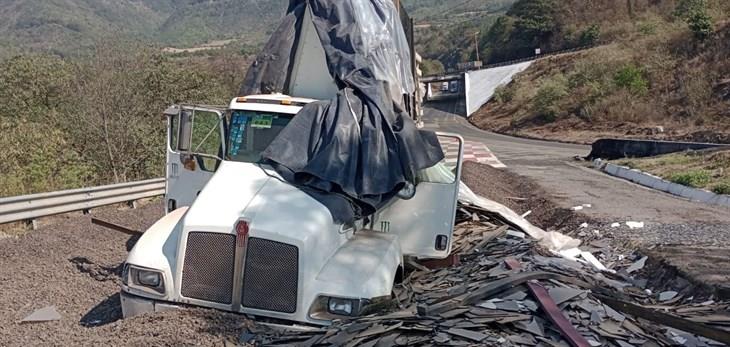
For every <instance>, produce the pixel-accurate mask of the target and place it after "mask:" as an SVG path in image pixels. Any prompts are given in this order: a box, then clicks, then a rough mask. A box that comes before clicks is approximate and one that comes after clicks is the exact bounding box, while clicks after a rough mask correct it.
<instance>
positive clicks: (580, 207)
mask: <svg viewBox="0 0 730 347" xmlns="http://www.w3.org/2000/svg"><path fill="white" fill-rule="evenodd" d="M571 210H573V211H581V210H583V206H574V207H573V208H571Z"/></svg>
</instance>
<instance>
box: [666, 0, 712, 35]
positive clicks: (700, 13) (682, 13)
mask: <svg viewBox="0 0 730 347" xmlns="http://www.w3.org/2000/svg"><path fill="white" fill-rule="evenodd" d="M674 15H675V16H676V17H677V18H679V19H682V20H684V21H685V22H686V23H687V25H689V29H690V30H692V33H693V34H694V35H695V37H696V38H697V39H698V40H704V39H706V38H707V37H709V36H710V34H712V31H713V27H712V18H711V17H710V15H708V14H707V0H680V1H679V2H678V3H677V7H676V8H675V9H674Z"/></svg>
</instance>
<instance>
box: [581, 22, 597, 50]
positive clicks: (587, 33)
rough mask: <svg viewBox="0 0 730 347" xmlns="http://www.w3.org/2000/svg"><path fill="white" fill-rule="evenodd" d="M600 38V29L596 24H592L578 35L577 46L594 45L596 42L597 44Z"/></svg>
mask: <svg viewBox="0 0 730 347" xmlns="http://www.w3.org/2000/svg"><path fill="white" fill-rule="evenodd" d="M600 36H601V27H599V26H598V24H593V25H591V26H589V27H588V28H586V29H585V30H583V32H581V33H580V41H579V44H580V45H581V46H589V45H594V44H595V43H596V42H598V38H599V37H600Z"/></svg>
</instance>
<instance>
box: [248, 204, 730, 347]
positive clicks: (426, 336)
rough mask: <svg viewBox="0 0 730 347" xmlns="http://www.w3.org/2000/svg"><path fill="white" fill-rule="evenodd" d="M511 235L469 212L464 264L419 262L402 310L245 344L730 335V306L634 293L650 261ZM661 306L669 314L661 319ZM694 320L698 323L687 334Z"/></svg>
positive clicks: (409, 276)
mask: <svg viewBox="0 0 730 347" xmlns="http://www.w3.org/2000/svg"><path fill="white" fill-rule="evenodd" d="M475 214H478V217H476V218H475V217H474V215H475ZM509 229H510V226H508V224H505V221H504V219H503V218H502V217H501V216H499V215H495V214H490V213H488V212H485V211H483V210H482V209H479V208H474V207H470V206H461V208H460V209H459V212H458V215H457V226H456V228H455V232H454V246H453V252H454V254H455V255H457V256H458V258H459V259H460V262H459V263H458V264H454V265H453V266H451V267H447V268H437V269H426V268H424V267H423V266H415V267H414V266H411V267H410V270H409V271H407V272H406V274H405V276H404V277H405V278H404V281H403V283H401V284H400V285H398V286H396V288H395V290H394V294H395V295H394V299H393V301H394V304H393V305H391V307H393V308H395V309H396V311H395V312H388V311H386V312H380V313H377V314H372V315H369V316H366V317H360V318H356V319H352V320H342V321H335V322H334V324H333V325H332V326H329V327H324V328H321V329H315V330H312V331H305V332H302V331H292V330H289V329H284V328H278V329H273V328H272V327H265V328H264V327H261V326H260V325H256V326H255V327H254V328H249V329H250V330H248V331H247V333H248V334H251V335H253V336H254V337H251V336H250V335H246V340H247V341H249V342H252V341H255V342H256V343H259V344H261V345H303V346H329V345H343V346H356V345H357V346H370V347H373V346H393V345H408V346H411V345H415V346H419V345H449V346H470V345H475V344H476V345H500V346H501V345H504V346H519V345H528V346H532V345H538V346H568V345H570V346H595V347H598V346H619V347H629V346H637V347H638V346H647V347H648V346H669V345H672V344H679V343H680V341H685V345H686V346H712V345H713V343H714V344H715V345H717V343H716V342H714V341H719V342H723V341H724V340H723V339H724V338H725V337H726V335H727V334H730V332H729V331H728V330H729V329H728V327H730V314H728V313H727V311H728V308H729V306H728V305H729V304H728V303H717V302H715V301H709V300H706V299H702V300H700V299H699V298H698V299H697V303H695V302H694V301H693V300H694V299H693V298H685V299H683V298H682V296H681V295H680V294H679V290H677V291H675V293H674V294H672V295H670V294H669V293H668V292H670V291H669V290H666V291H664V292H662V294H660V295H658V296H657V295H651V294H648V293H646V292H645V291H644V289H646V288H641V287H636V285H635V284H634V283H639V282H642V280H641V279H639V278H636V277H635V275H631V276H634V277H631V276H629V275H627V274H632V273H634V274H636V273H638V271H639V270H640V269H642V268H643V267H644V266H645V264H646V261H647V259H645V258H646V257H643V258H641V259H639V260H637V261H636V262H634V263H629V262H626V260H625V259H624V258H623V257H621V258H620V259H619V255H618V254H615V253H614V254H611V252H610V251H608V250H607V249H608V248H609V247H610V246H609V245H608V243H606V242H604V241H603V240H593V241H591V242H588V243H587V244H586V246H585V247H584V249H581V248H579V245H575V246H574V247H572V248H566V249H565V250H562V251H556V250H553V249H552V248H549V247H545V248H543V247H542V246H541V243H540V242H536V241H535V240H533V239H531V238H530V237H528V236H527V235H521V236H522V237H515V236H514V235H515V234H516V232H515V231H514V230H509ZM545 234H549V233H545ZM518 235H519V234H518ZM594 254H595V255H594ZM599 259H601V260H602V261H600V260H599ZM409 264H410V263H409ZM617 270H621V271H617ZM629 270H630V271H629ZM644 282H645V280H644ZM670 296H671V298H669V297H670ZM662 299H667V300H666V301H662ZM657 305H661V306H657ZM650 307H651V308H650ZM659 308H660V309H661V314H662V315H663V316H662V315H654V314H653V312H658V311H657V310H658V309H659ZM647 316H650V317H649V318H647ZM665 316H666V317H665ZM680 322H681V324H680ZM686 322H690V325H688V328H682V324H685V323H686ZM670 328H674V329H684V331H681V330H670ZM693 334H696V335H697V336H695V335H693ZM699 336H702V337H699ZM708 339H712V340H714V341H711V340H708ZM695 341H697V343H696V344H693V343H695Z"/></svg>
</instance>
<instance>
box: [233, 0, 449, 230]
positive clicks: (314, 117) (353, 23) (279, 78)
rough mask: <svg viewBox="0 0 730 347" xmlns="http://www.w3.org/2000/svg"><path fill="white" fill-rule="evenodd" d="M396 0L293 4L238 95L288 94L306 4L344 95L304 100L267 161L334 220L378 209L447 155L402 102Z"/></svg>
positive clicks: (402, 51) (405, 88) (406, 81)
mask: <svg viewBox="0 0 730 347" xmlns="http://www.w3.org/2000/svg"><path fill="white" fill-rule="evenodd" d="M390 1H391V0H292V1H291V4H290V7H289V11H288V13H287V15H286V17H285V18H284V20H283V21H282V24H281V25H280V27H279V29H278V30H277V31H276V32H275V33H274V34H273V36H272V38H271V40H270V41H269V43H268V44H267V45H266V47H265V49H264V51H263V52H262V53H261V54H260V55H259V56H258V58H257V59H256V61H255V62H254V64H253V66H252V68H251V69H250V70H249V72H248V75H247V76H246V79H245V82H244V84H243V86H242V88H241V95H251V94H257V93H272V92H281V93H284V94H288V90H287V84H288V82H289V81H288V79H289V75H290V74H291V71H292V66H293V63H294V58H295V56H296V52H293V51H294V48H295V47H297V40H298V39H299V35H298V34H299V32H300V31H301V26H302V20H304V15H305V6H310V9H311V12H312V18H313V19H312V20H313V23H314V26H315V28H316V31H317V34H318V36H319V38H320V41H321V43H322V46H323V48H324V51H325V55H326V59H327V66H328V68H329V71H330V74H331V75H332V77H333V78H334V79H335V81H336V83H337V84H338V86H340V91H339V93H338V94H337V95H336V96H335V97H333V98H332V99H331V100H326V101H318V102H314V103H311V104H309V105H307V106H305V107H304V108H303V109H302V110H301V111H300V112H299V113H298V114H297V115H296V117H294V119H293V120H292V121H291V122H290V123H289V125H288V126H287V127H286V128H285V129H284V130H282V132H281V133H280V135H279V136H278V137H277V138H276V139H275V140H274V141H273V142H272V143H271V145H270V146H269V147H268V148H267V149H266V150H265V151H264V153H263V159H264V161H265V162H266V163H268V164H270V165H272V166H273V167H274V168H275V169H276V171H277V172H278V173H279V174H281V175H282V177H283V178H284V179H285V180H287V181H288V182H290V183H292V184H295V185H297V186H299V187H301V188H302V189H303V190H304V191H306V192H308V193H309V194H310V195H312V196H313V197H315V198H317V199H318V200H319V201H320V202H322V203H323V204H324V205H325V206H327V207H328V208H329V209H330V211H331V212H332V215H333V218H334V219H335V220H336V221H337V222H343V223H347V222H351V221H353V220H356V219H359V218H362V217H365V216H368V215H370V214H372V213H374V212H375V211H376V210H377V209H378V208H379V207H381V206H383V205H384V204H385V203H387V202H388V201H389V200H390V199H392V198H394V196H395V195H396V193H397V192H398V191H399V190H401V189H402V188H403V187H404V186H405V185H406V184H407V183H411V184H415V183H416V182H415V179H416V172H417V171H419V170H421V169H425V168H428V167H431V166H433V165H435V164H437V163H438V162H439V161H441V160H442V159H443V152H442V150H441V147H440V146H439V143H438V139H437V138H436V135H435V133H433V132H428V131H421V130H419V129H417V127H416V126H415V124H414V122H413V121H412V120H411V118H410V117H409V115H408V114H407V113H405V112H404V111H403V107H402V106H401V100H402V97H403V93H409V92H412V90H413V88H414V85H413V79H412V77H411V76H410V75H408V74H407V73H406V72H409V71H410V52H409V51H408V49H407V44H405V42H406V39H405V35H404V33H403V30H402V27H400V20H399V16H398V12H397V10H396V9H395V6H394V5H393V4H392V2H390ZM283 72H289V73H283Z"/></svg>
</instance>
